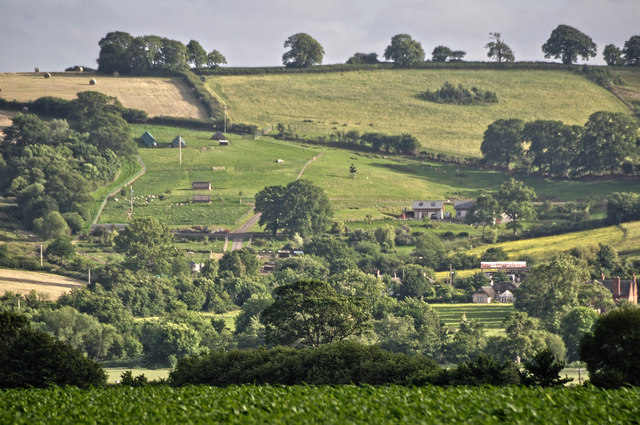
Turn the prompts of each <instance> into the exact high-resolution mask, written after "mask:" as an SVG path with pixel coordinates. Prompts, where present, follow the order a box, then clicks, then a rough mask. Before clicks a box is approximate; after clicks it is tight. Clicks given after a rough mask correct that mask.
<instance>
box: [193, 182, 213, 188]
mask: <svg viewBox="0 0 640 425" xmlns="http://www.w3.org/2000/svg"><path fill="white" fill-rule="evenodd" d="M191 189H192V190H211V182H192V183H191Z"/></svg>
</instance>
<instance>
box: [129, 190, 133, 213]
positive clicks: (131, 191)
mask: <svg viewBox="0 0 640 425" xmlns="http://www.w3.org/2000/svg"><path fill="white" fill-rule="evenodd" d="M129 191H130V193H131V196H130V197H129V198H130V202H131V215H133V185H131V186H129Z"/></svg>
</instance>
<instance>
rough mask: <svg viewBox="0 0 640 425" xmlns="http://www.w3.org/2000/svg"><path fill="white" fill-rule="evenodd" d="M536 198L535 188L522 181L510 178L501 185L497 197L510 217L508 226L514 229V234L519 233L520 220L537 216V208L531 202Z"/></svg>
mask: <svg viewBox="0 0 640 425" xmlns="http://www.w3.org/2000/svg"><path fill="white" fill-rule="evenodd" d="M535 198H536V193H535V192H534V191H533V189H532V188H530V187H528V186H526V185H525V184H524V183H522V182H521V181H518V180H515V179H509V180H507V181H505V182H504V183H502V185H501V186H500V190H499V191H498V193H497V195H496V199H497V200H498V205H500V208H501V209H502V211H503V212H504V213H505V215H506V216H507V217H509V219H510V221H509V222H508V223H507V228H511V229H513V234H514V235H515V234H517V233H518V228H519V226H520V220H527V219H532V218H534V217H535V215H536V214H535V210H534V208H533V205H532V203H531V202H532V201H533V200H534V199H535Z"/></svg>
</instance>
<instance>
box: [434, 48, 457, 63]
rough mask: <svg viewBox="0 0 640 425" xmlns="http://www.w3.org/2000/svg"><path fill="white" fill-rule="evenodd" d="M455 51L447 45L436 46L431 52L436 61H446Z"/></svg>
mask: <svg viewBox="0 0 640 425" xmlns="http://www.w3.org/2000/svg"><path fill="white" fill-rule="evenodd" d="M451 53H453V51H452V50H451V49H450V48H448V47H447V46H436V47H435V48H434V49H433V52H431V60H432V61H434V62H446V61H447V59H448V58H449V57H450V56H451Z"/></svg>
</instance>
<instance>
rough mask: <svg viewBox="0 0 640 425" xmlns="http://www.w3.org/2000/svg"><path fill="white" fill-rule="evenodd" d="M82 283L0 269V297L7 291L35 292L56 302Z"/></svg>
mask: <svg viewBox="0 0 640 425" xmlns="http://www.w3.org/2000/svg"><path fill="white" fill-rule="evenodd" d="M82 286H85V283H84V282H81V281H79V280H76V279H72V278H70V277H66V276H59V275H55V274H49V273H39V272H30V271H22V270H10V269H0V295H2V294H4V293H5V292H7V291H11V292H17V293H21V294H28V293H29V292H31V291H33V290H35V291H36V292H37V293H38V294H43V295H45V296H46V297H47V298H48V299H49V300H52V301H53V300H57V299H58V298H60V296H61V295H62V294H65V293H67V292H70V291H71V290H72V289H73V288H79V287H82Z"/></svg>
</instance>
